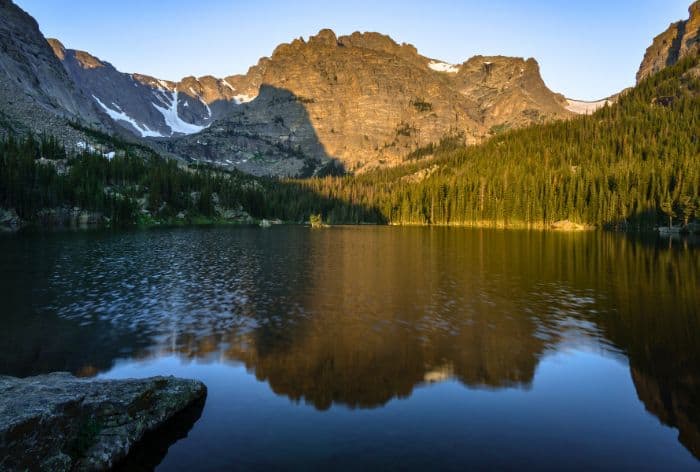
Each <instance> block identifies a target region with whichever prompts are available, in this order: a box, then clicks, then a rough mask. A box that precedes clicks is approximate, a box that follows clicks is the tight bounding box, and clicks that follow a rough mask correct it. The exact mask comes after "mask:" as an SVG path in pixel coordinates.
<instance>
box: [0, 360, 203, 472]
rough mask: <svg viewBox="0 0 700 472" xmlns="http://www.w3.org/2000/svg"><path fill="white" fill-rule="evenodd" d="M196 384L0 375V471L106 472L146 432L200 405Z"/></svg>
mask: <svg viewBox="0 0 700 472" xmlns="http://www.w3.org/2000/svg"><path fill="white" fill-rule="evenodd" d="M205 396H206V387H205V386H204V384H203V383H201V382H198V381H195V380H184V379H176V378H174V377H154V378H149V379H140V380H86V379H79V378H76V377H73V376H72V375H70V374H68V373H54V374H49V375H40V376H36V377H28V378H25V379H19V378H15V377H3V376H0V470H10V471H11V470H47V471H63V470H105V469H108V468H110V467H112V466H114V465H116V464H117V463H119V461H121V460H122V459H124V458H125V457H126V455H127V454H128V453H129V451H130V449H131V448H132V446H133V445H134V444H135V443H136V442H138V441H139V440H140V439H141V438H142V437H143V436H144V434H145V433H147V432H148V431H152V430H154V429H157V428H158V427H159V426H161V425H162V424H163V423H164V422H166V421H167V420H169V419H170V418H172V417H173V416H174V415H175V414H177V413H178V412H180V411H182V410H183V409H185V408H187V407H188V406H190V405H192V404H194V403H196V402H197V401H198V400H200V401H201V400H203V399H204V398H205Z"/></svg>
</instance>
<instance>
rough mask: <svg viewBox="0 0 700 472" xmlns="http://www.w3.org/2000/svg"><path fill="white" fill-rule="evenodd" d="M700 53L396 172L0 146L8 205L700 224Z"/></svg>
mask: <svg viewBox="0 0 700 472" xmlns="http://www.w3.org/2000/svg"><path fill="white" fill-rule="evenodd" d="M699 63H700V59H699V58H698V57H691V58H687V59H685V60H683V61H681V62H679V63H678V64H677V65H675V66H673V67H669V68H667V69H665V70H663V71H661V72H660V73H658V74H656V75H654V76H652V77H650V78H648V79H646V80H645V81H644V82H642V83H641V84H639V85H638V86H637V87H635V88H634V89H631V90H628V91H626V92H624V93H623V94H622V95H621V96H620V98H619V100H618V102H617V103H615V104H614V105H612V106H606V107H604V108H603V109H601V110H599V111H598V112H596V113H594V114H593V115H590V116H581V117H577V118H574V119H571V120H568V121H558V122H554V123H549V124H542V125H536V126H532V127H529V128H525V129H520V130H515V131H507V132H504V133H501V134H496V135H494V136H493V137H491V138H490V139H488V140H487V141H486V142H485V143H483V144H481V145H477V146H469V147H466V146H461V145H458V144H455V142H454V138H446V140H444V141H443V143H440V144H436V145H432V146H429V147H427V148H425V149H423V150H418V151H415V152H413V153H411V154H410V155H408V156H406V162H405V163H404V164H403V165H401V166H398V167H395V168H389V169H377V170H373V171H369V172H366V173H363V174H359V175H354V176H353V175H348V176H342V177H324V178H310V179H303V180H302V179H298V180H294V179H281V180H278V179H271V178H258V177H252V176H248V175H245V174H243V173H240V172H235V171H234V172H229V171H222V170H220V169H216V168H211V167H205V166H201V165H192V164H190V165H185V164H183V163H181V162H176V161H174V160H167V159H164V158H161V157H159V156H157V155H155V154H153V155H146V156H143V155H140V154H138V153H132V152H130V151H129V149H125V150H124V149H122V150H120V151H119V152H117V153H114V154H113V155H110V156H107V155H105V154H104V153H101V152H98V151H96V150H95V149H94V148H92V149H90V148H86V149H84V150H83V151H82V152H80V153H77V154H76V155H68V153H67V152H66V150H65V149H64V148H63V147H62V146H61V145H60V143H59V142H58V141H57V140H56V139H54V138H53V137H50V136H41V137H36V136H26V137H22V138H18V137H12V136H10V137H9V138H7V139H5V140H4V141H2V142H0V207H1V208H6V209H9V208H12V209H15V211H16V212H17V214H18V215H19V216H20V217H21V218H22V219H23V220H25V221H27V222H33V221H34V222H35V221H37V218H38V216H37V215H38V214H39V213H40V212H41V211H42V209H46V208H55V207H61V206H70V207H79V208H83V209H86V210H91V211H98V212H101V213H103V214H104V216H105V217H107V218H108V221H109V224H110V226H114V227H117V226H128V225H134V224H138V223H139V222H140V221H141V222H142V221H143V218H144V215H145V214H147V215H148V216H149V218H151V219H153V220H157V221H164V222H167V221H172V220H173V218H175V216H176V215H178V214H182V212H186V214H187V215H188V221H193V220H194V219H196V218H197V217H199V218H202V219H201V220H200V221H212V222H215V221H216V220H217V218H218V216H219V214H220V209H221V208H240V209H242V210H245V211H246V212H247V213H248V214H250V215H251V216H252V217H253V218H279V219H281V220H284V221H289V222H303V221H308V220H309V218H310V217H311V215H316V214H320V215H321V216H322V218H323V220H324V221H325V222H326V223H331V224H340V223H350V224H358V223H378V224H399V225H413V224H421V225H429V224H432V225H463V226H498V227H530V228H546V227H549V226H550V225H551V224H552V223H554V222H556V221H560V220H568V221H572V222H575V223H580V224H585V225H592V226H596V227H599V228H609V229H620V230H643V229H650V228H652V227H654V226H656V225H659V224H668V222H669V218H670V219H672V220H673V221H674V222H679V221H680V222H683V223H685V224H687V223H688V222H690V221H692V220H693V219H695V218H698V217H699V216H700V66H699Z"/></svg>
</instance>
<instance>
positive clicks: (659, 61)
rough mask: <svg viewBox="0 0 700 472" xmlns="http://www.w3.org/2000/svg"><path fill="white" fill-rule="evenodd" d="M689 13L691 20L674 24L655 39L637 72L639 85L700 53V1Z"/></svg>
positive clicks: (691, 7)
mask: <svg viewBox="0 0 700 472" xmlns="http://www.w3.org/2000/svg"><path fill="white" fill-rule="evenodd" d="M688 11H689V12H690V17H689V19H687V20H685V21H679V22H677V23H673V24H672V25H671V26H669V28H668V29H667V30H666V31H664V32H663V33H661V34H660V35H658V36H657V37H656V38H654V41H653V43H652V45H651V46H649V48H648V49H647V51H646V54H645V55H644V59H643V60H642V64H641V66H640V67H639V72H637V83H639V82H641V81H642V80H644V79H645V78H647V77H649V76H650V75H652V74H655V73H656V72H659V71H660V70H662V69H663V68H665V67H668V66H671V65H674V64H676V63H677V62H678V61H679V60H680V59H683V58H684V57H687V56H692V55H694V54H697V53H698V52H700V1H696V2H694V3H693V4H692V5H691V6H690V8H689V9H688Z"/></svg>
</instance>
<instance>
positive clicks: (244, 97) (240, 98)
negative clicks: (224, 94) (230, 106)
mask: <svg viewBox="0 0 700 472" xmlns="http://www.w3.org/2000/svg"><path fill="white" fill-rule="evenodd" d="M256 98H257V96H252V95H248V94H245V93H242V94H240V95H236V96H234V97H233V101H234V102H236V103H237V104H239V105H240V104H241V103H248V102H252V101H253V100H255V99H256Z"/></svg>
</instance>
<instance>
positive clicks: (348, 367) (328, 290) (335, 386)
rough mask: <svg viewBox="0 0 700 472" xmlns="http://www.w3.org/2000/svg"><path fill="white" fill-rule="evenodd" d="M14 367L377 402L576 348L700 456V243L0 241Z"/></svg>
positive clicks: (343, 231)
mask: <svg viewBox="0 0 700 472" xmlns="http://www.w3.org/2000/svg"><path fill="white" fill-rule="evenodd" d="M0 245H1V246H2V256H0V257H1V258H2V259H0V261H1V262H2V265H1V266H0V267H1V268H2V271H3V273H2V279H3V288H2V291H3V296H4V298H5V300H7V301H8V303H7V305H6V306H8V308H9V309H7V310H5V312H4V315H3V317H2V323H3V328H4V329H3V330H0V369H1V370H2V373H9V374H14V375H29V374H32V373H38V372H45V371H52V370H70V371H73V372H76V373H78V374H80V375H95V374H96V373H98V372H100V371H106V370H109V369H110V368H111V366H112V365H113V363H114V362H115V360H116V359H131V360H137V359H149V358H159V357H162V356H169V355H172V354H176V355H178V356H180V357H181V358H189V359H197V360H198V361H199V362H203V363H227V362H230V363H239V362H240V363H243V364H244V365H245V366H246V368H247V369H248V370H249V372H251V373H252V374H254V375H255V376H256V377H257V378H258V379H259V380H262V381H265V382H267V383H268V384H269V386H270V388H271V389H272V390H273V391H274V392H275V393H277V394H279V395H284V396H286V397H288V398H290V399H292V400H295V401H300V402H302V401H303V402H306V403H309V404H312V405H313V406H314V407H315V408H317V409H319V410H326V409H329V408H331V407H332V406H333V405H345V406H347V407H351V408H376V407H379V406H381V405H385V404H386V403H387V402H389V401H390V400H391V399H394V398H406V397H408V396H410V395H411V394H412V392H413V391H414V389H415V388H416V387H417V386H420V385H424V384H430V383H435V382H443V381H446V380H452V379H453V380H456V381H459V382H461V383H462V384H463V385H465V386H467V387H469V388H472V389H475V388H476V389H485V390H494V389H504V388H517V389H526V390H527V389H529V388H531V386H532V382H533V378H534V376H535V373H536V370H537V368H538V365H539V363H540V362H541V360H542V359H543V357H545V356H547V355H549V354H552V353H556V352H565V351H566V350H569V349H581V348H585V349H587V350H592V351H595V352H598V353H602V354H604V355H605V356H609V357H612V358H615V359H620V360H621V361H623V362H624V361H625V359H626V358H628V359H629V364H630V370H631V376H632V379H633V381H634V385H635V387H636V389H637V393H638V396H639V399H640V400H641V401H642V402H643V403H644V405H645V407H646V408H647V409H648V410H649V411H650V412H651V413H653V414H654V415H655V416H657V417H658V418H659V419H660V420H661V421H662V422H664V423H665V424H668V425H670V426H673V427H676V428H678V429H679V431H680V438H679V439H680V441H681V442H682V443H683V444H684V445H685V447H687V448H688V449H689V450H690V451H692V452H693V453H694V454H695V455H696V456H697V457H700V430H699V425H700V403H699V402H700V391H698V389H699V388H700V339H699V337H700V326H699V324H700V321H699V314H698V306H700V300H699V299H698V291H697V288H698V286H699V285H698V270H699V266H700V264H699V259H698V257H699V256H698V251H697V249H695V248H693V247H690V246H688V245H687V244H686V245H683V244H676V245H674V246H673V247H672V248H671V249H668V247H667V243H666V242H661V243H660V244H656V243H652V244H647V243H645V242H643V241H636V240H633V239H630V238H626V237H624V236H617V235H608V234H602V235H601V234H550V233H539V232H534V233H528V232H499V231H481V230H457V229H422V228H406V229H401V228H333V229H330V230H327V231H309V230H307V229H304V228H275V229H273V230H271V231H260V230H256V229H236V230H229V229H221V230H218V229H215V230H180V231H154V232H146V233H144V232H137V233H128V234H99V233H97V234H79V235H53V236H41V237H36V239H26V238H25V239H12V238H7V239H3V240H1V241H0Z"/></svg>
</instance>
